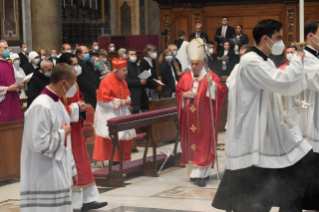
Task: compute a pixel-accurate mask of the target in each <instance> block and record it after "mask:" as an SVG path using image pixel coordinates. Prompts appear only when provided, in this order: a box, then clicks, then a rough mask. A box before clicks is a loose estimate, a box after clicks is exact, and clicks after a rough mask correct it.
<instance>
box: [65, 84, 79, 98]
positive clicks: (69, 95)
mask: <svg viewBox="0 0 319 212" xmlns="http://www.w3.org/2000/svg"><path fill="white" fill-rule="evenodd" d="M66 84H67V85H68V86H69V88H70V89H69V90H68V92H66V90H65V88H64V86H63V90H64V92H65V97H67V98H72V97H73V96H74V95H75V93H76V86H75V84H74V85H72V87H70V85H69V83H68V82H66Z"/></svg>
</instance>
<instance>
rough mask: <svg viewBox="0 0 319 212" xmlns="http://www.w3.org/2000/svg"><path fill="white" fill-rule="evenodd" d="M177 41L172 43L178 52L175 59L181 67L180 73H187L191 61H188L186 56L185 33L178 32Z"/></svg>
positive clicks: (186, 43)
mask: <svg viewBox="0 0 319 212" xmlns="http://www.w3.org/2000/svg"><path fill="white" fill-rule="evenodd" d="M178 37H179V39H178V40H177V41H175V42H174V44H175V45H176V46H177V48H178V51H177V55H176V58H177V59H178V60H179V62H180V64H181V66H182V70H181V71H182V72H187V71H189V70H190V69H191V61H190V59H189V55H188V54H187V45H188V42H187V41H185V40H184V39H185V32H184V31H179V32H178Z"/></svg>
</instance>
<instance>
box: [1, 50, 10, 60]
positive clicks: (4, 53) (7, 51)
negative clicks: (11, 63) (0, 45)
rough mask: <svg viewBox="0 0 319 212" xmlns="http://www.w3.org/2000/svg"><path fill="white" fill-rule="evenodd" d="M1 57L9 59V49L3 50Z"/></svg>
mask: <svg viewBox="0 0 319 212" xmlns="http://www.w3.org/2000/svg"><path fill="white" fill-rule="evenodd" d="M2 56H3V57H4V58H7V57H9V56H10V50H9V49H5V50H3V54H2Z"/></svg>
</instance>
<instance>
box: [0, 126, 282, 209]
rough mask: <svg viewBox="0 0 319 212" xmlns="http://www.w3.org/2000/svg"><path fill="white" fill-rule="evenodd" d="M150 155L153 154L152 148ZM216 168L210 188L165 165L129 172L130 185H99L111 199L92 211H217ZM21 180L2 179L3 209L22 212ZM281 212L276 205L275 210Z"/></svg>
mask: <svg viewBox="0 0 319 212" xmlns="http://www.w3.org/2000/svg"><path fill="white" fill-rule="evenodd" d="M224 139H225V133H224V132H222V133H220V134H219V143H221V144H223V143H224ZM138 149H139V152H138V153H132V159H133V160H135V159H139V158H141V157H142V154H143V151H144V148H138ZM172 149H173V144H168V145H164V146H161V147H159V151H158V153H160V151H161V152H166V153H167V152H171V151H172ZM219 149H220V150H218V156H219V157H218V159H219V161H218V162H219V169H220V170H219V172H220V174H222V173H223V172H224V169H225V156H224V155H225V152H224V150H223V146H222V145H221V146H220V148H219ZM149 152H150V155H151V151H149ZM99 168H100V164H97V165H95V164H92V169H93V170H96V169H99ZM216 173H217V171H216V169H214V170H212V173H211V176H210V179H209V180H208V182H207V185H206V187H204V188H200V187H197V186H196V185H195V184H194V183H193V182H190V181H189V179H188V178H186V177H185V168H181V167H165V168H164V169H163V170H162V172H161V173H160V175H159V177H145V176H139V175H136V174H135V175H128V176H127V179H126V180H125V183H126V186H125V187H120V188H104V187H98V188H99V191H100V193H101V198H100V201H107V202H108V203H109V204H108V206H106V207H105V208H102V209H99V210H92V211H96V212H175V211H176V212H208V211H212V212H217V211H221V210H218V209H215V208H212V207H211V203H212V200H213V198H214V195H215V192H216V190H217V187H218V183H219V182H218V180H217V176H216ZM19 189H20V182H19V179H13V180H11V181H7V182H2V183H1V182H0V212H12V211H14V212H18V211H20V209H19V198H20V196H19ZM276 211H278V208H273V209H272V210H271V212H276Z"/></svg>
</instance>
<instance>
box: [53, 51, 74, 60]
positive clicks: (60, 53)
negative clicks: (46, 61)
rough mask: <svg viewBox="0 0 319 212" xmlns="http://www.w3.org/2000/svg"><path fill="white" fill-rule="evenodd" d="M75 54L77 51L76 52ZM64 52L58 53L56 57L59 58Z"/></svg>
mask: <svg viewBox="0 0 319 212" xmlns="http://www.w3.org/2000/svg"><path fill="white" fill-rule="evenodd" d="M74 54H75V52H74ZM61 55H62V53H60V54H58V55H57V56H56V57H57V58H58V59H59V58H60V57H61Z"/></svg>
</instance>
